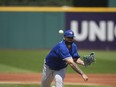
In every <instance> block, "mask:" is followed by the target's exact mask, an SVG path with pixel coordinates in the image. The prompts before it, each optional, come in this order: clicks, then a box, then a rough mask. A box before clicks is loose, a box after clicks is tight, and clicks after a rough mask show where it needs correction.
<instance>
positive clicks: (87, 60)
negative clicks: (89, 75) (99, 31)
mask: <svg viewBox="0 0 116 87" xmlns="http://www.w3.org/2000/svg"><path fill="white" fill-rule="evenodd" d="M83 61H84V64H85V66H88V65H91V63H93V62H95V53H94V52H91V53H90V55H85V56H84V57H83Z"/></svg>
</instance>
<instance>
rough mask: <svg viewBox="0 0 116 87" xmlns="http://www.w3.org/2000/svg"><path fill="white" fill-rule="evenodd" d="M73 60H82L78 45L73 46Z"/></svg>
mask: <svg viewBox="0 0 116 87" xmlns="http://www.w3.org/2000/svg"><path fill="white" fill-rule="evenodd" d="M73 51H74V52H73V58H77V59H78V58H80V55H79V54H78V48H77V46H76V45H74V46H73Z"/></svg>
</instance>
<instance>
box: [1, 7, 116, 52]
mask: <svg viewBox="0 0 116 87" xmlns="http://www.w3.org/2000/svg"><path fill="white" fill-rule="evenodd" d="M59 29H64V30H65V29H72V30H73V31H74V32H75V35H76V37H75V39H76V40H77V41H78V45H79V49H110V50H116V46H115V44H116V8H72V7H0V48H21V49H26V48H27V49H28V48H29V49H30V48H37V49H39V48H40V49H41V48H52V47H53V46H54V45H55V44H56V43H57V42H59V41H60V40H61V39H62V36H60V35H59V34H58V30H59Z"/></svg>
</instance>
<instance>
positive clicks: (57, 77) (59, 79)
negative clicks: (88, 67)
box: [55, 75, 63, 84]
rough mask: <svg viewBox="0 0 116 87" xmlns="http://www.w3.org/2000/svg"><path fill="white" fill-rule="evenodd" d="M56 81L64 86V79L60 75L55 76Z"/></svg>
mask: <svg viewBox="0 0 116 87" xmlns="http://www.w3.org/2000/svg"><path fill="white" fill-rule="evenodd" d="M55 81H56V83H58V84H62V83H63V78H62V77H61V76H60V75H56V76H55Z"/></svg>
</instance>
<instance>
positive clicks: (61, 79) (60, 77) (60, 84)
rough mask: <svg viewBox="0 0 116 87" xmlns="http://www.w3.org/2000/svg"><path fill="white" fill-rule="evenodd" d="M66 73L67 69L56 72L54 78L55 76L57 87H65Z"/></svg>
mask: <svg viewBox="0 0 116 87" xmlns="http://www.w3.org/2000/svg"><path fill="white" fill-rule="evenodd" d="M65 73H66V68H64V69H61V70H59V71H55V73H54V76H55V84H56V87H63V84H64V83H63V82H64V77H65Z"/></svg>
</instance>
